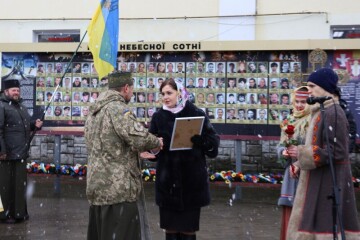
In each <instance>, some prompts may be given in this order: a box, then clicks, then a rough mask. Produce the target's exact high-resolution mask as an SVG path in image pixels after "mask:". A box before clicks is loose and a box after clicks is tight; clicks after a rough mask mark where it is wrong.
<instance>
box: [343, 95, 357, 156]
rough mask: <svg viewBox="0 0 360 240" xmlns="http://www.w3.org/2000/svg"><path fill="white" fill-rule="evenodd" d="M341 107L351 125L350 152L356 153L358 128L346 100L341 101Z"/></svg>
mask: <svg viewBox="0 0 360 240" xmlns="http://www.w3.org/2000/svg"><path fill="white" fill-rule="evenodd" d="M339 102H340V106H341V108H342V109H343V110H344V112H345V116H346V119H347V120H348V123H349V152H354V149H355V145H356V134H357V127H356V121H355V118H354V116H353V114H352V112H351V111H350V109H349V107H348V104H347V102H346V101H345V100H344V99H341V98H340V99H339Z"/></svg>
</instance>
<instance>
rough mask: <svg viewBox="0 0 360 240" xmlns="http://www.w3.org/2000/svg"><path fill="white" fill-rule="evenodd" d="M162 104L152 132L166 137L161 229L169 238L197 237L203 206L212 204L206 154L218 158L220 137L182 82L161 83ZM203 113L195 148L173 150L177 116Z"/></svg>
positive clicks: (159, 194)
mask: <svg viewBox="0 0 360 240" xmlns="http://www.w3.org/2000/svg"><path fill="white" fill-rule="evenodd" d="M160 93H161V95H162V101H163V106H162V108H161V109H160V110H159V111H157V112H156V113H154V115H153V117H152V120H151V126H150V130H149V132H151V133H153V134H155V135H157V136H158V137H162V138H163V142H164V146H163V149H162V150H161V151H160V152H159V153H157V155H156V161H157V164H156V185H155V193H156V204H157V205H158V206H159V209H160V228H162V229H165V232H166V240H195V239H196V231H198V230H199V221H200V209H201V207H204V206H206V205H208V204H209V203H210V191H209V177H208V172H207V164H206V158H205V155H206V156H208V157H216V155H217V154H218V147H219V142H220V139H219V136H218V135H217V133H216V131H215V129H214V128H213V126H212V125H211V123H210V120H209V118H208V117H207V116H206V114H205V112H204V111H203V110H201V109H199V108H198V107H196V106H195V105H194V104H192V103H191V102H190V101H188V100H187V99H188V92H187V91H186V89H185V88H184V87H183V84H182V83H180V82H175V81H174V80H173V79H167V80H165V81H164V82H163V83H162V84H161V86H160ZM196 116H204V117H205V120H204V125H203V129H202V132H201V135H194V136H193V137H192V138H191V141H192V142H193V148H192V149H189V150H181V151H179V150H177V151H170V150H169V147H170V141H171V135H172V131H173V127H174V122H175V118H180V117H196Z"/></svg>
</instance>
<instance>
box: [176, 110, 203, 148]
mask: <svg viewBox="0 0 360 240" xmlns="http://www.w3.org/2000/svg"><path fill="white" fill-rule="evenodd" d="M204 119H205V117H186V118H176V119H175V123H174V129H173V132H172V136H171V142H170V151H174V150H187V149H191V148H192V145H193V143H192V142H191V140H190V139H191V137H192V136H194V135H196V134H198V135H201V131H202V128H203V125H204Z"/></svg>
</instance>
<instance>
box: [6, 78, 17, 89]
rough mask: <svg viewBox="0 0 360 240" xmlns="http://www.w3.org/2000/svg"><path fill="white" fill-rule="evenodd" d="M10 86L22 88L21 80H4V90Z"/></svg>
mask: <svg viewBox="0 0 360 240" xmlns="http://www.w3.org/2000/svg"><path fill="white" fill-rule="evenodd" d="M9 88H20V82H19V80H16V79H10V80H6V81H4V90H6V89H9Z"/></svg>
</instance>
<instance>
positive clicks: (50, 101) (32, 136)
mask: <svg viewBox="0 0 360 240" xmlns="http://www.w3.org/2000/svg"><path fill="white" fill-rule="evenodd" d="M86 34H87V30H86V31H85V33H84V35H83V36H82V38H81V40H80V42H79V44H78V46H77V48H76V50H75V52H74V54H73V55H72V57H71V59H70V61H69V63H68V65H67V66H66V69H65V71H64V73H63V75H62V76H61V80H60V82H59V84H58V85H57V86H56V88H55V90H54V92H53V94H52V96H51V98H50V100H49V103H48V104H47V106H46V108H45V110H44V112H43V114H42V115H41V118H40V120H41V121H44V118H45V114H46V111H47V109H48V108H49V107H50V104H51V103H52V101H53V99H54V96H55V93H56V92H57V90H58V88H59V87H60V85H62V81H63V79H64V77H65V74H66V73H67V71H68V70H69V68H70V66H71V63H72V62H73V60H74V58H75V56H76V54H77V52H78V50H79V48H80V46H81V43H82V42H83V41H84V38H85V36H86ZM37 130H39V128H37V127H35V129H34V131H32V133H31V135H30V139H29V142H28V150H29V149H30V143H31V141H32V140H33V138H34V136H35V134H36V132H37Z"/></svg>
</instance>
